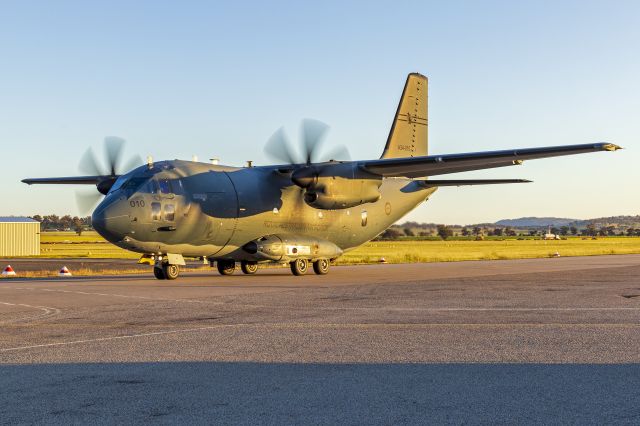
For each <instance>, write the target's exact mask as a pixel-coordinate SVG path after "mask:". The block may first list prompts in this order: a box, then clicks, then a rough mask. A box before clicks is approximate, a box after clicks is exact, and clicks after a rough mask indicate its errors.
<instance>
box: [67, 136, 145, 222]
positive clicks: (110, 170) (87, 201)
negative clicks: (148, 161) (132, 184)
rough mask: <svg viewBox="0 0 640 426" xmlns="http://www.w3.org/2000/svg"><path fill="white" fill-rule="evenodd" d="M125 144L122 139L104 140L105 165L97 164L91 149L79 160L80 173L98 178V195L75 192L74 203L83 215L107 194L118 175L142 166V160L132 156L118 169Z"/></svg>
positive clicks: (91, 192) (107, 138)
mask: <svg viewBox="0 0 640 426" xmlns="http://www.w3.org/2000/svg"><path fill="white" fill-rule="evenodd" d="M125 144H126V142H125V140H124V139H122V138H119V137H115V136H108V137H106V138H105V139H104V153H105V155H104V158H105V161H106V165H101V164H100V163H99V162H98V160H97V158H96V155H95V154H94V152H93V148H91V147H90V148H89V149H87V151H86V152H85V153H84V154H83V156H82V158H81V159H80V164H79V165H78V169H79V170H80V172H81V173H83V174H86V175H89V176H99V177H100V180H99V181H98V184H97V185H96V186H97V189H98V193H96V192H95V191H77V192H76V202H77V204H78V208H79V209H80V211H81V212H82V213H83V214H86V213H88V212H90V211H91V210H92V209H93V208H94V207H95V206H96V204H98V202H99V201H100V199H101V198H102V196H103V195H106V194H107V193H108V192H109V189H111V187H112V186H113V184H114V183H115V181H116V179H118V177H119V176H120V175H122V174H124V173H126V172H128V171H130V170H132V169H134V168H135V167H138V166H140V165H141V164H142V158H141V157H140V156H139V155H137V154H136V155H134V156H132V157H131V158H130V159H129V160H128V161H127V162H126V163H125V165H124V166H123V167H120V164H121V159H122V151H123V149H124V146H125ZM105 166H106V168H105Z"/></svg>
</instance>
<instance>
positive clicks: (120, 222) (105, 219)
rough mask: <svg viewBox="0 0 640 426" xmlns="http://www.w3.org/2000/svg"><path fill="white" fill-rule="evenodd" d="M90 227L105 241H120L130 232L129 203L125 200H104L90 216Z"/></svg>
mask: <svg viewBox="0 0 640 426" xmlns="http://www.w3.org/2000/svg"><path fill="white" fill-rule="evenodd" d="M91 225H92V226H93V229H95V230H96V231H97V232H98V234H100V235H102V236H103V237H104V238H105V239H106V240H108V241H111V242H116V241H122V239H123V238H124V237H125V235H126V234H129V233H130V232H131V220H130V218H129V203H128V202H127V200H126V199H124V200H122V199H120V198H105V199H104V200H103V201H102V203H100V204H99V205H98V207H97V208H96V209H95V211H94V212H93V214H92V215H91Z"/></svg>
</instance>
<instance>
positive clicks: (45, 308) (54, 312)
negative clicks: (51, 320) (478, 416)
mask: <svg viewBox="0 0 640 426" xmlns="http://www.w3.org/2000/svg"><path fill="white" fill-rule="evenodd" d="M0 304H1V305H6V306H24V307H25V308H31V309H39V310H41V311H44V312H43V313H42V314H40V315H35V316H27V317H21V318H14V319H10V320H6V321H0V324H11V323H15V322H20V321H27V320H30V321H33V320H39V319H44V318H48V317H51V316H53V315H57V314H59V313H60V309H58V308H52V307H50V306H32V305H27V304H24V303H8V302H0Z"/></svg>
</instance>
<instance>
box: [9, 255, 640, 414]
mask: <svg viewBox="0 0 640 426" xmlns="http://www.w3.org/2000/svg"><path fill="white" fill-rule="evenodd" d="M72 272H73V271H72ZM639 277H640V255H625V256H594V257H574V258H562V257H561V258H553V259H531V260H513V261H483V262H456V263H432V264H406V265H371V266H350V267H346V266H345V267H334V268H332V270H331V271H330V274H329V275H327V276H315V275H307V276H304V277H294V276H291V275H290V273H289V271H288V270H285V269H265V270H261V271H259V273H258V274H257V275H255V276H246V275H242V274H241V273H240V272H239V271H238V272H237V274H236V275H234V276H231V277H222V276H219V275H217V273H214V272H213V271H212V272H211V273H200V272H191V273H189V274H185V275H184V276H181V277H180V278H179V279H178V280H176V281H158V280H155V279H154V278H153V277H152V276H151V274H150V275H149V276H126V277H91V278H81V277H78V278H76V277H72V278H55V279H20V278H17V279H3V280H1V281H0V389H1V390H2V391H1V393H0V395H2V396H1V397H0V423H12V424H15V423H45V422H46V423H54V424H56V423H60V424H62V423H64V424H68V423H96V422H98V423H125V422H126V423H132V422H135V423H151V422H153V423H174V424H175V423H187V422H188V423H190V424H212V423H214V424H292V423H295V424H335V423H340V424H362V423H368V424H434V423H439V424H440V423H445V424H462V423H465V424H486V423H492V424H494V423H525V424H540V423H544V424H549V423H554V424H556V423H570V424H602V423H616V424H638V423H640V278H639Z"/></svg>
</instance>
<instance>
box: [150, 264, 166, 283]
mask: <svg viewBox="0 0 640 426" xmlns="http://www.w3.org/2000/svg"><path fill="white" fill-rule="evenodd" d="M153 276H154V277H156V278H157V279H159V280H164V279H166V278H167V277H165V276H164V271H163V270H162V268H160V267H158V266H154V267H153Z"/></svg>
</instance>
